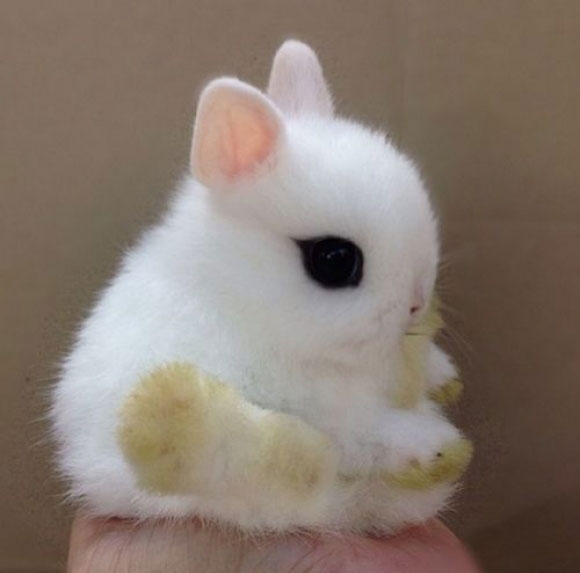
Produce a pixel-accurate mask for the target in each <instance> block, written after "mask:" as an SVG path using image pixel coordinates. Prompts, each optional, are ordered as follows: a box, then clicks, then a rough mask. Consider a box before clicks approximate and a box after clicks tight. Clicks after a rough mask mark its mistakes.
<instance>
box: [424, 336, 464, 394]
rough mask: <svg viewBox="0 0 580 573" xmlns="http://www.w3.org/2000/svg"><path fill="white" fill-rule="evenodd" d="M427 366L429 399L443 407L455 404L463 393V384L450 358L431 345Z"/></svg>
mask: <svg viewBox="0 0 580 573" xmlns="http://www.w3.org/2000/svg"><path fill="white" fill-rule="evenodd" d="M425 366H426V381H427V393H428V396H429V398H430V399H431V400H433V401H434V402H437V403H438V404H441V405H443V406H450V405H452V404H455V403H456V402H457V401H458V400H459V398H460V397H461V393H462V392H463V383H462V382H461V380H460V379H459V375H458V373H457V369H456V368H455V366H454V364H453V363H452V362H451V359H450V358H449V356H447V354H446V353H445V352H443V350H441V349H440V348H439V347H438V346H436V345H435V344H434V343H431V344H430V345H429V349H428V351H427V358H426V364H425Z"/></svg>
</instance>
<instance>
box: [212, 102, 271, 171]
mask: <svg viewBox="0 0 580 573" xmlns="http://www.w3.org/2000/svg"><path fill="white" fill-rule="evenodd" d="M222 122H223V125H222V126H221V127H220V132H221V134H222V140H221V145H222V146H223V148H222V152H221V154H220V155H221V157H220V159H221V165H220V167H221V171H222V173H223V174H224V175H225V176H226V177H227V178H228V179H230V180H233V179H236V178H237V177H239V176H241V175H244V174H245V173H248V172H250V171H252V169H253V168H254V167H255V166H256V165H258V164H260V163H263V162H264V161H265V160H266V158H267V157H268V155H270V153H271V152H272V150H273V147H274V140H275V127H274V126H273V125H271V122H269V121H268V118H267V117H265V116H264V114H262V113H260V110H257V109H251V108H250V109H248V108H241V107H237V106H232V107H230V108H229V109H228V110H227V111H226V113H224V115H223V119H222Z"/></svg>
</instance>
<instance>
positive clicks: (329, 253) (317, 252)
mask: <svg viewBox="0 0 580 573" xmlns="http://www.w3.org/2000/svg"><path fill="white" fill-rule="evenodd" d="M296 242H297V244H298V246H299V247H300V250H301V251H302V262H303V264H304V268H305V269H306V272H307V273H308V276H310V277H311V278H312V279H313V280H315V281H316V282H317V283H318V284H320V285H321V286H323V287H325V288H344V287H356V286H358V284H359V283H360V281H361V279H362V276H363V259H364V258H363V254H362V251H361V250H360V249H359V247H358V246H357V245H355V244H354V243H353V242H352V241H349V240H348V239H342V238H341V237H317V238H314V239H307V240H298V241H296Z"/></svg>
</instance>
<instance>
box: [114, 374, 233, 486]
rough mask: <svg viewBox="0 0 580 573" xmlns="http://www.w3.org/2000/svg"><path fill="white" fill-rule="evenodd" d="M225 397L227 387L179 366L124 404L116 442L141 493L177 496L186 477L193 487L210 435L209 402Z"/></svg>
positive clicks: (147, 381) (144, 383)
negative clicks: (130, 468)
mask: <svg viewBox="0 0 580 573" xmlns="http://www.w3.org/2000/svg"><path fill="white" fill-rule="evenodd" d="M228 393H229V389H228V388H227V387H226V386H225V385H223V384H221V383H219V382H217V381H215V380H213V379H203V378H202V377H201V376H200V374H199V373H198V372H197V370H196V369H195V368H194V367H192V366H190V365H187V364H181V363H172V364H170V365H168V366H165V367H162V368H159V369H157V370H155V371H153V372H152V373H151V374H149V375H148V376H146V377H144V378H143V379H142V380H141V381H140V382H139V383H138V384H137V386H136V387H135V389H134V390H133V391H132V392H131V393H130V394H129V396H128V397H127V399H126V400H125V403H124V404H123V407H122V410H121V423H120V426H119V428H118V439H119V443H120V445H121V448H122V451H123V453H124V455H125V457H126V459H127V461H129V462H130V463H131V465H132V466H133V469H134V470H135V471H136V473H137V479H138V481H139V484H140V485H141V486H142V487H144V488H145V489H149V490H154V491H156V492H158V493H177V492H178V491H179V490H180V489H181V488H180V479H181V477H182V476H183V474H184V472H185V471H187V474H188V481H191V479H192V475H195V467H193V466H194V465H195V463H196V460H197V461H198V463H199V460H200V459H201V457H202V456H200V455H199V454H200V453H201V451H202V450H203V449H204V447H205V445H206V442H207V441H208V440H209V434H210V432H211V408H209V406H210V405H211V404H210V400H211V399H213V400H215V399H216V398H219V397H220V396H221V399H222V400H224V399H225V400H227V399H228Z"/></svg>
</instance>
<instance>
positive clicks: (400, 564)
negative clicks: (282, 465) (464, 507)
mask: <svg viewBox="0 0 580 573" xmlns="http://www.w3.org/2000/svg"><path fill="white" fill-rule="evenodd" d="M68 571H69V572H70V573H101V572H102V573H105V572H106V573H132V572H138V573H153V572H157V571H159V572H170V573H198V572H203V573H226V572H227V573H268V572H271V571H274V572H276V573H290V572H292V573H303V572H304V573H306V572H307V571H308V572H310V573H355V572H362V573H378V572H382V573H477V572H478V571H479V569H478V567H477V566H476V564H475V562H474V560H473V558H472V557H471V556H470V554H469V552H468V550H467V549H466V548H465V546H464V545H463V544H462V543H461V542H460V541H459V539H457V537H455V535H453V533H451V531H450V530H449V529H447V528H446V527H445V526H444V525H443V524H442V523H441V522H440V521H436V520H433V521H430V522H429V523H428V524H426V525H424V526H415V527H412V528H409V529H407V530H405V531H403V532H401V533H400V534H398V535H396V536H394V537H391V538H388V539H377V538H365V537H359V536H355V535H321V534H313V535H306V534H304V535H286V536H267V537H253V538H251V537H243V536H242V535H240V534H239V533H237V534H236V533H233V532H231V531H229V532H228V531H225V530H219V529H217V528H215V527H207V526H202V525H201V523H200V522H199V521H196V520H191V521H184V522H178V523H174V524H170V523H168V522H164V521H150V522H141V523H136V522H132V521H129V520H120V519H107V520H105V519H98V518H93V519H91V518H86V517H79V518H77V519H76V520H75V522H74V524H73V528H72V535H71V541H70V552H69V560H68Z"/></svg>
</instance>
